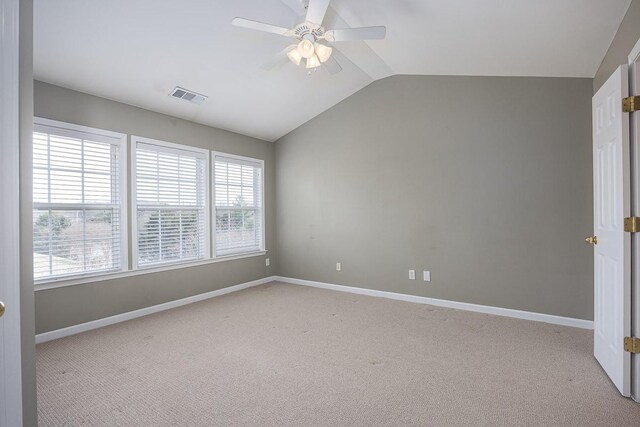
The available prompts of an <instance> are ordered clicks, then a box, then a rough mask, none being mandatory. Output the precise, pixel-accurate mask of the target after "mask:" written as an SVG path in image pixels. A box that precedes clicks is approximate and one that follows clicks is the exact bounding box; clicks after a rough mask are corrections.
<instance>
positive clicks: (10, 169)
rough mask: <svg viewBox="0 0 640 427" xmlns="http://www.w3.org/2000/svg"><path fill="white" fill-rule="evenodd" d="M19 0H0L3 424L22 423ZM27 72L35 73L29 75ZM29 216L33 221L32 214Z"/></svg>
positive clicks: (0, 369) (0, 392)
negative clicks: (3, 311)
mask: <svg viewBox="0 0 640 427" xmlns="http://www.w3.org/2000/svg"><path fill="white" fill-rule="evenodd" d="M19 11H20V3H19V1H18V0H6V1H2V2H0V58H2V60H1V61H0V93H1V95H0V147H1V149H2V155H0V194H2V203H0V218H2V222H1V223H0V229H1V231H0V235H1V236H2V238H1V239H0V275H1V276H2V279H1V280H0V300H2V301H3V302H4V304H5V305H6V311H5V313H4V315H3V316H2V318H0V425H3V426H21V425H22V409H23V408H22V378H21V375H22V361H21V352H22V348H21V347H22V344H21V336H20V328H21V324H20V222H21V221H20V191H19V188H20V187H19V182H20V137H21V135H20V67H19V63H20V45H19V33H20V31H19V20H20V18H19V16H20V13H19ZM24 77H25V78H31V77H29V76H26V75H25V76H24ZM26 221H29V220H28V219H26Z"/></svg>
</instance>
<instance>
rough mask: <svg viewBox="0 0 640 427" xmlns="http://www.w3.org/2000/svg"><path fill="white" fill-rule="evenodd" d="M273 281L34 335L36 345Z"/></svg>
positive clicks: (240, 286) (192, 297)
mask: <svg viewBox="0 0 640 427" xmlns="http://www.w3.org/2000/svg"><path fill="white" fill-rule="evenodd" d="M273 281H274V278H273V277H265V278H262V279H258V280H254V281H251V282H246V283H241V284H239V285H234V286H229V287H226V288H222V289H218V290H215V291H211V292H205V293H203V294H198V295H193V296H190V297H186V298H182V299H179V300H175V301H169V302H165V303H163V304H158V305H152V306H151V307H145V308H141V309H139V310H134V311H129V312H127V313H122V314H116V315H115V316H110V317H105V318H103V319H98V320H92V321H91V322H86V323H81V324H79V325H74V326H69V327H67V328H62V329H56V330H54V331H49V332H44V333H42V334H38V335H36V344H40V343H43V342H47V341H51V340H55V339H58V338H63V337H68V336H70V335H75V334H79V333H81V332H86V331H91V330H93V329H98V328H102V327H104V326H109V325H113V324H116V323H120V322H125V321H127V320H131V319H136V318H138V317H142V316H146V315H149V314H153V313H157V312H159V311H164V310H169V309H172V308H176V307H181V306H183V305H187V304H192V303H194V302H198V301H204V300H207V299H210V298H215V297H218V296H220V295H225V294H229V293H231V292H237V291H241V290H243V289H247V288H251V287H253V286H258V285H262V284H265V283H269V282H273Z"/></svg>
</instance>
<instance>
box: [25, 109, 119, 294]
mask: <svg viewBox="0 0 640 427" xmlns="http://www.w3.org/2000/svg"><path fill="white" fill-rule="evenodd" d="M33 126H34V128H33V133H35V132H36V129H37V128H38V127H39V126H40V127H44V128H49V129H50V130H58V131H59V133H58V134H59V135H61V136H64V135H67V136H73V134H74V133H75V132H80V133H85V134H89V135H91V134H93V135H96V136H100V137H104V138H109V139H113V140H114V145H116V146H117V147H118V155H119V160H118V161H119V165H118V166H119V174H118V179H119V182H120V185H119V187H120V188H119V189H118V190H119V191H120V203H119V205H120V268H119V269H112V270H107V271H98V272H91V271H89V272H81V273H71V274H64V275H58V276H54V277H46V278H42V279H35V278H34V280H33V283H34V286H38V285H47V284H55V283H61V282H67V281H73V280H83V279H90V278H99V277H103V276H104V277H106V276H110V275H113V274H119V273H122V272H125V271H128V270H129V241H128V236H129V232H128V229H129V227H128V219H129V206H128V200H129V196H128V188H129V186H128V183H127V175H128V174H127V168H128V166H129V161H128V156H127V155H128V150H127V135H126V134H124V133H120V132H114V131H110V130H106V129H99V128H94V127H89V126H82V125H77V124H74V123H68V122H62V121H58V120H52V119H46V118H42V117H34V118H33ZM47 133H49V134H55V133H53V132H50V131H49V132H47ZM32 151H33V149H32ZM31 170H32V174H33V162H32V166H31ZM31 200H32V209H31V215H33V211H34V210H35V209H36V203H35V202H34V201H33V194H32V195H31ZM38 205H44V206H46V205H49V206H53V207H56V206H57V207H62V208H64V209H76V210H82V209H83V207H84V206H88V205H90V204H87V203H38ZM32 234H33V233H32ZM32 251H33V242H32Z"/></svg>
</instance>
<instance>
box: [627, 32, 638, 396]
mask: <svg viewBox="0 0 640 427" xmlns="http://www.w3.org/2000/svg"><path fill="white" fill-rule="evenodd" d="M628 59H629V61H628V64H629V95H630V96H631V95H640V87H638V86H640V85H636V84H635V82H634V73H640V39H639V40H638V41H637V42H636V44H635V46H634V48H633V49H631V52H630V53H629V57H628ZM636 62H637V64H635V63H636ZM634 64H635V65H634ZM636 65H637V66H636ZM638 81H639V82H640V78H638ZM629 119H630V120H629V127H630V129H629V130H630V134H629V140H630V156H631V215H632V216H640V113H633V114H631V117H630V118H629ZM631 336H633V337H640V233H632V235H631ZM631 398H632V399H633V400H635V401H636V402H640V355H639V354H633V353H632V354H631Z"/></svg>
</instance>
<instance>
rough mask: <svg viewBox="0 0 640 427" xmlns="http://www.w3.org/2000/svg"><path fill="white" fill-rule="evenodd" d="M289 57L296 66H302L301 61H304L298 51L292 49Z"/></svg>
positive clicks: (288, 54)
mask: <svg viewBox="0 0 640 427" xmlns="http://www.w3.org/2000/svg"><path fill="white" fill-rule="evenodd" d="M287 56H288V57H289V59H290V60H291V62H293V63H294V64H296V65H300V61H302V55H300V52H298V49H291V50H290V51H289V52H287Z"/></svg>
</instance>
